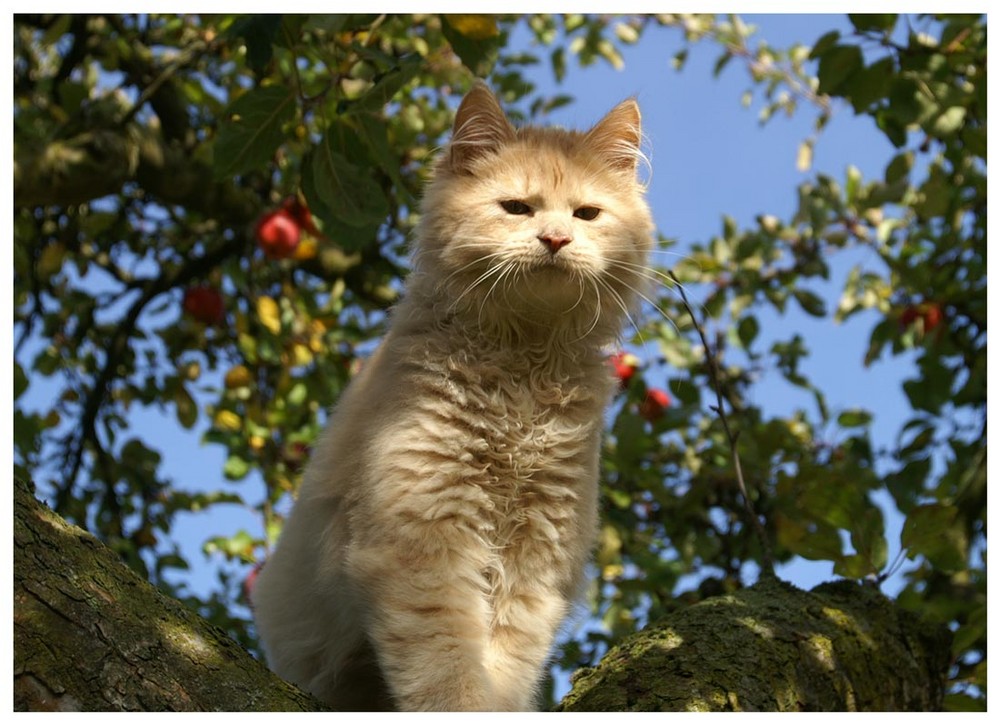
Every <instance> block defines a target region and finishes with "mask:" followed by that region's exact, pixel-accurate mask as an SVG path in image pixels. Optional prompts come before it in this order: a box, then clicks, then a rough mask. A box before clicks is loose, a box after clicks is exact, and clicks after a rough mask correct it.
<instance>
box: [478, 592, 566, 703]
mask: <svg viewBox="0 0 1000 725" xmlns="http://www.w3.org/2000/svg"><path fill="white" fill-rule="evenodd" d="M568 609H569V605H568V603H567V602H566V601H565V599H564V598H563V597H562V595H561V594H560V593H559V592H558V591H556V590H555V589H553V588H548V587H545V586H544V585H543V586H539V582H538V581H535V582H531V583H527V586H524V587H521V586H517V585H515V586H514V587H513V588H512V589H507V590H506V591H505V592H503V593H499V595H498V596H496V598H495V601H494V614H493V623H492V625H491V628H490V630H491V631H490V640H489V646H488V648H487V657H486V663H487V670H488V671H489V675H490V680H491V681H492V685H493V690H494V692H495V693H496V697H497V701H498V702H500V703H502V706H501V707H502V709H504V710H514V711H528V710H535V709H537V708H538V699H539V692H538V689H539V686H540V684H541V682H542V680H543V679H544V678H545V668H546V665H547V664H548V661H549V655H550V653H551V650H552V645H553V641H554V640H555V635H556V632H557V631H558V629H559V625H560V624H561V623H562V621H563V619H564V618H565V616H566V613H567V611H568Z"/></svg>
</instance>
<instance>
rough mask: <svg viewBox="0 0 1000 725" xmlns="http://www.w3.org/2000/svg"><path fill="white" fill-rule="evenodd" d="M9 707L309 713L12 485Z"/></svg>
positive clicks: (261, 670)
mask: <svg viewBox="0 0 1000 725" xmlns="http://www.w3.org/2000/svg"><path fill="white" fill-rule="evenodd" d="M14 708H15V709H16V710H90V711H93V710H126V711H162V710H216V711H219V710H223V711H246V710H317V709H323V706H322V705H321V704H320V703H319V702H318V701H316V700H314V699H313V698H311V697H309V696H307V695H305V694H303V693H301V692H299V691H298V690H296V689H295V688H293V687H292V686H291V685H288V684H286V683H285V682H283V681H282V680H280V679H279V678H278V677H276V676H275V675H273V674H272V673H271V672H269V671H268V670H267V668H265V667H264V666H263V664H261V663H259V662H258V661H257V660H255V659H254V658H253V657H251V656H250V654H248V653H247V652H246V651H245V650H243V649H242V648H241V647H240V646H239V645H238V644H237V643H236V642H234V641H233V640H232V639H230V638H229V637H228V636H227V635H226V634H225V633H224V632H222V631H221V630H219V629H217V628H215V627H213V626H212V625H210V624H209V623H208V622H206V621H205V620H203V619H202V618H201V617H199V616H197V614H195V613H194V612H192V611H190V610H188V609H187V608H185V607H184V606H183V605H182V604H181V603H180V602H177V601H176V600H173V599H171V598H170V597H167V596H165V595H163V594H161V593H160V592H158V591H157V590H156V589H155V588H153V587H152V586H151V585H150V584H149V583H148V582H146V581H144V580H142V579H141V578H140V577H139V576H138V575H137V574H135V573H134V572H133V571H132V570H130V569H128V568H127V567H126V566H125V565H124V564H123V563H122V562H121V561H120V560H119V559H118V557H117V556H116V555H115V554H114V553H113V552H112V551H111V550H110V549H108V548H107V547H105V546H104V545H103V544H101V543H100V542H99V541H97V539H95V538H94V537H93V536H91V535H90V534H88V533H86V532H84V531H82V530H81V529H79V528H77V527H75V526H72V525H70V524H68V523H66V522H65V521H64V520H63V519H62V518H60V517H59V516H57V515H56V514H54V513H52V511H50V510H49V509H48V508H46V507H45V506H43V505H42V504H40V503H39V502H38V501H36V500H35V498H34V496H33V495H32V493H31V490H30V488H29V487H28V485H26V484H25V483H23V482H21V481H18V480H16V479H15V482H14Z"/></svg>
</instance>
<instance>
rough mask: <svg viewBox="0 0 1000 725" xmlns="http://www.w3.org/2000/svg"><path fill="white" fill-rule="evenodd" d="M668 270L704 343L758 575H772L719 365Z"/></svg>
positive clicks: (768, 546)
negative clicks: (755, 545)
mask: <svg viewBox="0 0 1000 725" xmlns="http://www.w3.org/2000/svg"><path fill="white" fill-rule="evenodd" d="M668 274H669V275H670V279H672V280H673V282H674V284H675V285H677V290H678V291H679V292H680V295H681V302H682V303H683V304H684V309H685V310H687V313H688V315H690V316H691V322H693V323H694V327H695V329H696V330H697V331H698V336H699V337H700V338H701V343H702V345H704V346H705V359H706V360H707V361H708V371H709V375H710V377H711V379H712V387H713V388H715V398H716V401H717V405H715V406H712V407H711V409H712V410H714V411H715V412H716V413H718V415H719V419H720V420H721V421H722V427H723V429H724V430H725V431H726V437H727V438H728V439H729V451H730V453H731V455H732V458H733V467H734V468H735V469H736V483H737V485H738V486H739V488H740V494H741V495H742V497H743V507H744V508H745V509H746V513H747V516H748V517H749V519H750V522H751V523H752V524H753V530H754V533H755V534H756V535H757V540H758V542H759V543H760V548H761V562H760V564H761V576H763V577H773V576H774V558H773V556H772V553H771V544H770V542H769V541H768V538H767V532H766V531H764V526H763V525H762V524H761V523H760V518H759V517H758V516H757V512H756V511H754V508H753V503H752V502H751V500H750V494H749V493H748V492H747V486H746V482H745V481H744V479H743V467H742V466H741V465H740V454H739V451H738V450H737V446H736V442H737V440H738V439H739V431H736V432H735V433H734V432H733V430H732V429H731V428H730V427H729V419H728V418H727V417H726V408H725V405H724V404H723V402H722V378H721V376H720V374H719V366H718V362H717V360H716V358H715V353H714V352H713V350H712V346H711V345H709V344H708V338H707V337H706V335H705V328H704V327H702V325H701V324H700V323H699V322H698V318H697V317H696V316H695V314H694V310H693V309H692V308H691V304H690V303H689V302H688V298H687V294H686V293H685V292H684V286H683V285H682V284H681V282H680V280H679V279H677V277H676V275H674V273H673V270H671V271H670V272H669V273H668Z"/></svg>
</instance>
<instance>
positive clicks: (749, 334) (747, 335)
mask: <svg viewBox="0 0 1000 725" xmlns="http://www.w3.org/2000/svg"><path fill="white" fill-rule="evenodd" d="M759 332H760V323H759V322H757V318H756V317H754V316H753V315H749V316H747V317H744V318H743V319H742V320H740V322H739V325H737V327H736V334H737V335H738V336H739V338H740V343H742V345H743V348H744V349H749V347H750V345H751V343H753V341H754V340H755V339H756V338H757V334H758V333H759Z"/></svg>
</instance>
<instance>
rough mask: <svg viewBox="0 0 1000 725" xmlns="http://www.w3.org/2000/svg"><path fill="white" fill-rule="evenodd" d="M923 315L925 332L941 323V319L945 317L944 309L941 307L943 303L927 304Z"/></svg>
mask: <svg viewBox="0 0 1000 725" xmlns="http://www.w3.org/2000/svg"><path fill="white" fill-rule="evenodd" d="M923 316H924V332H930V331H931V330H933V329H934V328H935V327H937V326H938V325H940V324H941V320H943V319H944V311H943V310H942V309H941V305H939V304H937V303H935V302H931V303H930V304H927V305H925V309H924V313H923Z"/></svg>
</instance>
